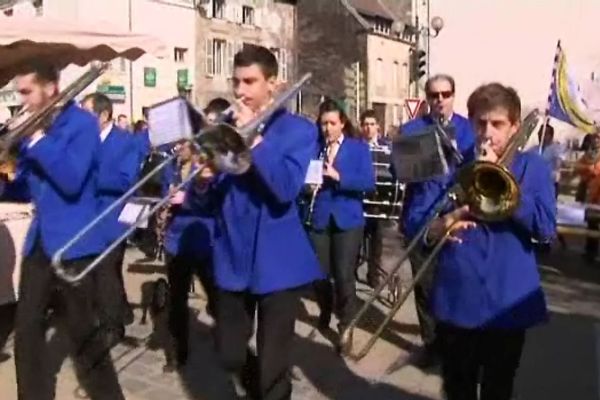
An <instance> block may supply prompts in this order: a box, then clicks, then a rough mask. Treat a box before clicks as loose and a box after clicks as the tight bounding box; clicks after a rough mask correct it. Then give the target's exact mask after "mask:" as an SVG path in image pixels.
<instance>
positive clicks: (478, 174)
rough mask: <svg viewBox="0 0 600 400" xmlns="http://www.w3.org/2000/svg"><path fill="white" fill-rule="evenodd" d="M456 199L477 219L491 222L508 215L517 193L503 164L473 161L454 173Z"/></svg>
mask: <svg viewBox="0 0 600 400" xmlns="http://www.w3.org/2000/svg"><path fill="white" fill-rule="evenodd" d="M458 183H459V185H460V190H459V193H458V200H459V202H460V203H461V204H467V205H468V206H469V212H470V213H471V214H473V215H474V216H475V217H476V218H477V219H479V220H482V221H486V222H495V221H501V220H503V219H506V218H508V217H510V216H511V215H512V213H513V212H514V211H515V209H516V208H517V207H518V205H519V199H520V196H521V191H520V189H519V184H518V182H517V181H516V179H515V178H514V176H513V175H512V173H511V172H510V171H509V170H508V168H506V167H505V166H503V165H500V164H495V163H491V162H489V161H477V162H475V163H474V164H473V165H472V166H471V167H467V168H463V169H462V170H461V171H460V172H459V174H458Z"/></svg>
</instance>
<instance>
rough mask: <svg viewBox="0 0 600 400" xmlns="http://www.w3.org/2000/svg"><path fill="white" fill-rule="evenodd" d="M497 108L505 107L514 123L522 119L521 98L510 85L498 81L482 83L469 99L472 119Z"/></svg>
mask: <svg viewBox="0 0 600 400" xmlns="http://www.w3.org/2000/svg"><path fill="white" fill-rule="evenodd" d="M496 108H504V109H505V110H506V111H507V112H508V119H509V120H510V122H511V123H513V124H514V123H516V122H518V121H520V120H521V99H520V98H519V95H518V94H517V91H516V90H515V89H513V88H512V87H510V86H504V85H502V84H500V83H498V82H494V83H488V84H485V85H481V86H479V87H478V88H477V89H475V91H474V92H473V93H471V95H470V96H469V99H468V100H467V109H468V110H469V118H470V119H474V118H477V116H479V115H481V114H483V113H486V112H490V111H492V110H494V109H496Z"/></svg>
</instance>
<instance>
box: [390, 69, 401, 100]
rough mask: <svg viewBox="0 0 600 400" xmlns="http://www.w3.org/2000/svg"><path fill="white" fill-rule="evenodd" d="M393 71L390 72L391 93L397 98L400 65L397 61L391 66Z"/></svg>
mask: <svg viewBox="0 0 600 400" xmlns="http://www.w3.org/2000/svg"><path fill="white" fill-rule="evenodd" d="M392 67H393V68H394V69H393V71H392V93H390V94H391V95H393V96H397V95H398V93H399V92H400V64H399V63H398V61H394V64H393V66H392Z"/></svg>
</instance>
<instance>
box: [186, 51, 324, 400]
mask: <svg viewBox="0 0 600 400" xmlns="http://www.w3.org/2000/svg"><path fill="white" fill-rule="evenodd" d="M277 72H278V66H277V60H276V59H275V56H274V55H273V54H272V53H271V52H270V51H269V50H268V49H266V48H264V47H259V46H247V47H244V49H243V50H242V51H240V52H239V53H237V54H236V55H235V58H234V77H233V85H234V92H235V96H236V98H237V99H238V102H237V105H238V111H237V113H236V115H235V120H236V123H237V125H238V126H242V125H244V124H246V123H248V122H249V121H251V120H252V119H254V118H255V116H256V114H257V113H258V112H260V111H261V110H262V109H264V108H265V107H267V106H268V105H269V103H270V102H271V101H272V100H273V92H274V90H275V85H276V79H277ZM265 123H266V125H265V127H264V130H263V131H262V135H259V136H258V137H257V139H256V140H255V142H254V143H253V145H252V159H253V166H252V168H251V169H250V170H249V171H248V172H247V173H245V174H243V175H237V176H236V175H230V174H226V173H221V174H219V175H217V176H212V175H213V171H212V170H211V169H210V168H205V169H203V170H202V171H201V173H200V179H199V183H198V185H194V188H193V190H191V191H190V192H188V194H189V201H191V203H192V206H193V207H195V208H197V209H198V210H204V211H209V210H211V209H212V211H213V214H212V215H214V218H215V227H214V238H213V246H214V251H213V262H214V271H215V280H216V286H217V288H218V290H217V301H216V308H217V310H216V336H217V348H218V352H219V355H220V358H221V360H222V362H223V364H224V366H225V368H226V369H227V370H228V371H229V372H230V374H231V378H232V380H233V382H234V384H235V385H236V388H237V390H238V392H241V390H240V389H241V376H242V372H243V371H244V366H245V365H246V366H248V368H246V369H245V370H246V371H248V370H249V369H250V368H249V366H250V363H249V362H248V363H247V359H246V358H247V357H246V356H247V350H246V349H247V343H248V340H249V337H250V336H251V335H252V327H253V322H254V313H255V310H256V311H257V312H258V329H257V352H258V354H257V359H256V368H257V371H255V374H250V375H251V379H250V381H249V382H247V385H246V389H247V390H248V389H249V390H250V392H251V395H252V398H256V399H264V400H266V399H269V400H271V399H273V400H274V399H290V398H291V391H292V386H291V381H290V374H289V372H290V371H289V368H290V357H291V347H292V342H293V338H294V324H295V319H296V314H297V311H298V309H299V306H300V293H301V292H300V288H302V287H303V286H305V285H307V284H309V283H312V282H313V281H315V280H317V279H321V278H322V277H323V274H322V272H321V269H320V267H319V263H318V261H317V258H316V256H315V254H314V252H313V250H312V248H311V245H310V243H309V241H308V237H307V235H306V233H305V231H304V228H303V226H302V222H301V220H300V217H299V214H298V210H297V208H296V203H295V200H296V198H297V197H298V194H299V193H300V190H301V188H302V186H303V184H304V178H305V176H306V171H307V170H308V164H309V162H310V159H311V156H312V154H313V153H314V152H315V149H316V146H317V129H316V126H315V125H314V124H313V123H311V122H310V121H308V120H305V119H303V118H300V117H298V116H295V115H292V114H290V113H289V112H287V111H286V110H285V109H280V110H279V111H277V112H276V113H275V114H274V115H273V116H272V117H271V118H270V119H269V120H268V121H265ZM211 176H212V177H211ZM248 361H249V360H248Z"/></svg>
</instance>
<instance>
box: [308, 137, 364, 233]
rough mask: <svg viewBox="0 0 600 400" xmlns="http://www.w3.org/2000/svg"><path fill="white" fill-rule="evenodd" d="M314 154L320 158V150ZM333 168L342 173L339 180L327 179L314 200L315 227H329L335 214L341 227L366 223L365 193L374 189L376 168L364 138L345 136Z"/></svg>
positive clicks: (336, 220)
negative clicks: (364, 211)
mask: <svg viewBox="0 0 600 400" xmlns="http://www.w3.org/2000/svg"><path fill="white" fill-rule="evenodd" d="M319 153H320V152H319ZM313 156H314V157H315V158H316V157H318V153H315V154H313ZM333 167H334V168H335V169H336V170H337V171H338V172H339V174H340V181H339V182H335V181H333V180H332V179H330V178H325V181H324V182H323V185H322V186H321V188H320V190H319V192H318V193H317V198H316V199H315V206H314V209H313V217H312V218H313V219H312V226H313V228H314V229H316V230H323V229H325V228H327V226H328V225H329V222H330V220H331V218H332V217H333V219H334V221H335V224H336V225H337V227H338V228H339V229H341V230H349V229H354V228H359V227H361V226H364V224H365V218H364V216H363V197H364V192H370V191H373V190H375V171H374V169H373V161H372V158H371V152H370V151H369V145H368V144H367V143H365V142H364V141H363V140H361V139H354V138H351V137H344V140H343V142H342V144H341V146H340V148H339V149H338V152H337V155H336V157H335V159H334V161H333Z"/></svg>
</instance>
